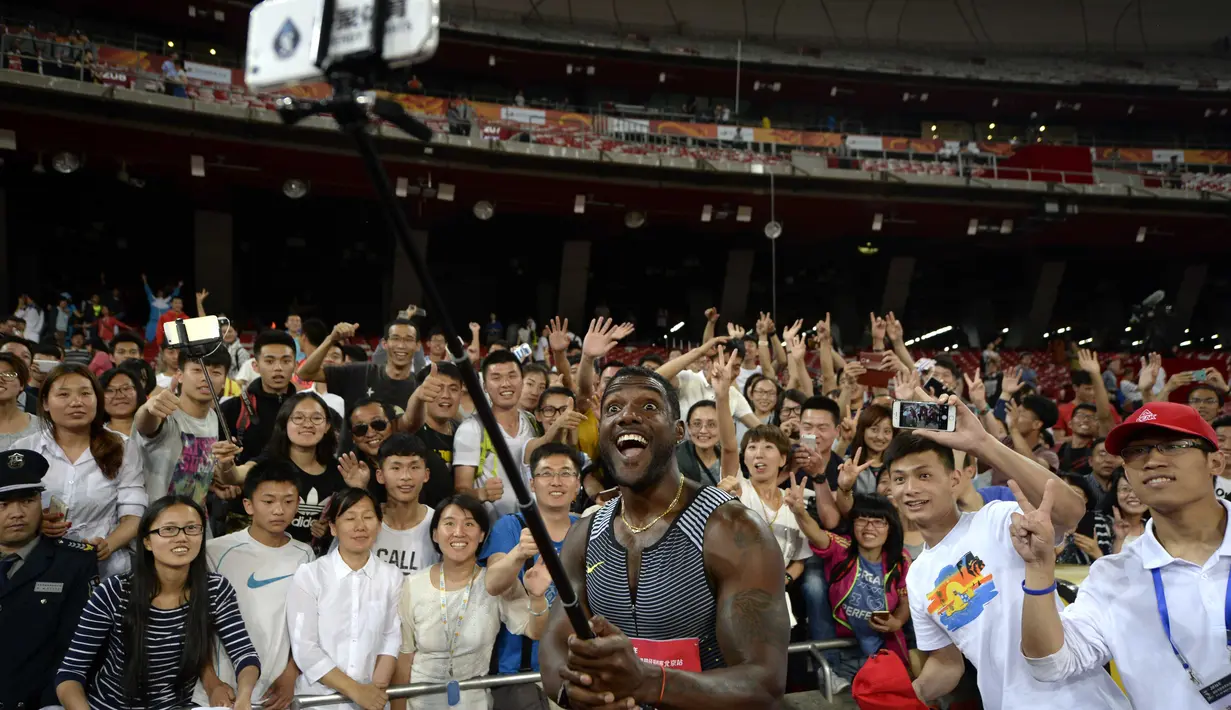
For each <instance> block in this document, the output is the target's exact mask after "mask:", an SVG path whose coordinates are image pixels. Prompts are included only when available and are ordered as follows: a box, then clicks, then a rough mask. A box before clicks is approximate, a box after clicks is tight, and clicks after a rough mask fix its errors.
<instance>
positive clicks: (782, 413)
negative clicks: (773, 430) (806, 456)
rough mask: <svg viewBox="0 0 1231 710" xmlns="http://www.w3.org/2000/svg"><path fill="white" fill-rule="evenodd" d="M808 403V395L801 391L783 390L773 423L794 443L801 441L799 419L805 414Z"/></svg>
mask: <svg viewBox="0 0 1231 710" xmlns="http://www.w3.org/2000/svg"><path fill="white" fill-rule="evenodd" d="M806 401H808V395H806V394H804V393H803V392H801V391H800V390H783V392H782V396H781V397H780V398H779V401H778V409H777V413H776V414H775V415H774V421H773V423H774V424H777V425H778V428H779V429H781V430H782V433H783V434H786V438H788V439H790V440H791V441H793V442H798V441H799V418H800V415H801V414H803V411H804V402H806Z"/></svg>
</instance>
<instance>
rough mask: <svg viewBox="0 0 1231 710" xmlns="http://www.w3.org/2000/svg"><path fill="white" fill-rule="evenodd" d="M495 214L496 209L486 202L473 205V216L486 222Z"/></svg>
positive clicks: (482, 201) (480, 201) (481, 201)
mask: <svg viewBox="0 0 1231 710" xmlns="http://www.w3.org/2000/svg"><path fill="white" fill-rule="evenodd" d="M494 214H496V207H495V205H493V204H492V203H490V202H488V201H487V200H479V201H478V202H476V203H474V216H475V217H478V218H479V219H481V220H483V221H484V222H486V221H487V220H489V219H491V218H492V215H494Z"/></svg>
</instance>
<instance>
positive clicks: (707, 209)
mask: <svg viewBox="0 0 1231 710" xmlns="http://www.w3.org/2000/svg"><path fill="white" fill-rule="evenodd" d="M701 221H702V222H712V221H714V206H713V205H705V206H703V207H702V208H701Z"/></svg>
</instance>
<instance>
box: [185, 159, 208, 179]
mask: <svg viewBox="0 0 1231 710" xmlns="http://www.w3.org/2000/svg"><path fill="white" fill-rule="evenodd" d="M188 164H189V166H190V167H191V170H192V176H193V177H205V156H204V155H194V156H192V158H191V159H190V160H189V163H188Z"/></svg>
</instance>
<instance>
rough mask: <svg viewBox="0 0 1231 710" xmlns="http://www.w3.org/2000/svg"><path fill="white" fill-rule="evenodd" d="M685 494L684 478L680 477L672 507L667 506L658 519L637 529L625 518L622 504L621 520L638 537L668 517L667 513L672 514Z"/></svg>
mask: <svg viewBox="0 0 1231 710" xmlns="http://www.w3.org/2000/svg"><path fill="white" fill-rule="evenodd" d="M683 493H684V477H683V476H680V487H679V488H677V489H676V490H675V498H673V499H672V500H671V505H669V506H667V509H666V510H664V511H663V512H661V513H659V514H658V517H657V518H654V519H653V520H651V521H650V522H648V523H646V524H645V525H642V526H641V527H637V526H636V525H633V524H632V523H630V522H628V518H627V517H625V516H624V504H623V503H620V520H623V521H624V527H626V528H628V531H629V532H631V533H632V534H634V535H636V534H637V533H643V532H645V531H646V530H649V529H650V528H652V527H654V523H657V522H658V521H659V520H662V519H663V517H664V516H666V515H667V513H670V512H671V511H673V510H675V504H676V503H679V502H680V496H681V495H682V494H683Z"/></svg>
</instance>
